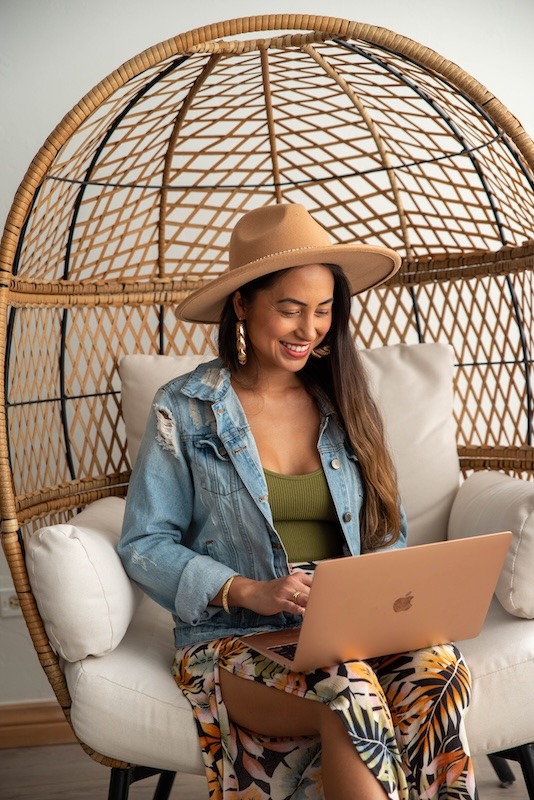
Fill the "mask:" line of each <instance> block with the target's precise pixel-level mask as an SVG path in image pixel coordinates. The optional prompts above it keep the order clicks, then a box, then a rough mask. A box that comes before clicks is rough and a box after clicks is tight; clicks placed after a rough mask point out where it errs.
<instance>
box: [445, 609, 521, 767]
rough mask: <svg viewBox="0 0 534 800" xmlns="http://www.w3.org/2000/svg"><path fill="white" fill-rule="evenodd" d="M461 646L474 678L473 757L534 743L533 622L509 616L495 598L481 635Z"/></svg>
mask: <svg viewBox="0 0 534 800" xmlns="http://www.w3.org/2000/svg"><path fill="white" fill-rule="evenodd" d="M458 646H459V648H460V650H461V651H462V653H463V654H464V656H465V659H466V661H467V663H468V665H469V668H470V670H471V674H472V676H473V698H472V701H471V705H470V707H469V711H468V714H467V720H466V726H467V735H468V740H469V746H470V748H471V751H472V753H473V755H481V754H485V753H495V752H498V751H499V750H503V749H506V748H509V747H514V746H515V745H520V744H525V742H531V741H532V698H533V692H532V687H533V686H534V621H533V620H530V619H528V620H527V619H519V618H518V617H512V616H510V614H508V613H507V612H506V611H505V610H504V609H503V607H502V606H501V604H500V603H499V601H498V600H497V598H494V599H493V601H492V604H491V606H490V609H489V612H488V616H487V618H486V622H485V623H484V628H483V630H482V632H481V633H480V635H479V636H478V637H477V638H476V639H469V640H468V641H464V642H458Z"/></svg>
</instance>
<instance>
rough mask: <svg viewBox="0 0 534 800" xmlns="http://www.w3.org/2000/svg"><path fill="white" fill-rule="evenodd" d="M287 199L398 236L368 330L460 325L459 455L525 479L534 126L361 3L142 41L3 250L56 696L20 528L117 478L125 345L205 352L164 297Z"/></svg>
mask: <svg viewBox="0 0 534 800" xmlns="http://www.w3.org/2000/svg"><path fill="white" fill-rule="evenodd" d="M259 37H261V38H259ZM280 201H286V202H288V201H289V202H299V203H303V204H304V205H305V206H307V208H308V209H309V210H310V212H311V213H312V214H313V215H314V216H315V217H316V218H317V219H318V221H319V222H321V224H323V225H324V226H325V227H327V228H328V229H329V230H330V232H331V234H332V237H333V239H334V240H336V241H339V242H345V241H353V240H357V241H361V242H369V243H374V244H383V245H387V246H389V247H393V248H395V249H397V250H398V251H399V252H400V253H401V254H402V255H403V257H404V263H403V267H402V269H401V271H400V273H399V274H398V275H397V276H396V278H395V279H394V281H392V282H391V283H390V284H389V285H387V286H385V287H382V288H380V289H378V290H375V291H372V292H368V293H366V294H365V295H363V296H360V297H359V298H358V299H356V300H355V301H354V314H353V318H354V335H355V340H356V342H357V344H358V345H359V346H362V347H377V346H382V345H389V344H396V343H399V342H407V343H415V342H418V341H442V342H450V344H451V345H452V347H453V348H454V350H455V353H456V360H457V365H458V368H457V371H456V380H455V388H456V418H457V423H458V444H459V451H460V454H461V457H462V467H463V469H464V471H469V470H472V469H477V468H484V467H487V466H492V467H494V468H497V469H505V470H508V471H509V472H512V473H515V474H521V475H523V476H530V477H532V475H534V457H533V447H532V414H533V400H532V371H533V368H532V352H533V346H534V342H533V338H534V337H533V333H534V327H533V317H532V313H533V308H532V306H533V279H532V267H533V265H534V143H533V142H532V141H531V140H530V139H529V137H528V136H527V134H526V133H525V131H524V130H523V129H522V127H521V125H520V124H519V123H518V122H517V120H516V119H515V118H514V117H513V116H512V115H511V114H510V113H509V112H508V111H507V110H506V108H504V107H503V105H502V104H501V103H500V102H499V101H498V100H497V99H496V98H495V97H493V96H492V95H491V93H490V92H489V91H488V90H487V89H485V88H484V87H483V86H481V85H480V84H479V83H478V82H477V81H476V80H475V79H474V78H472V77H471V76H470V75H468V74H466V73H465V72H464V71H462V69H461V68H459V67H457V66H456V65H454V64H452V63H451V62H449V61H447V60H446V59H444V58H442V57H440V56H439V55H438V54H436V53H435V52H433V51H431V50H429V49H428V48H426V47H424V46H422V45H419V44H417V43H416V42H413V41H411V40H409V39H407V38H404V37H402V36H399V35H397V34H395V33H392V32H391V31H388V30H385V29H382V28H377V27H373V26H370V25H363V24H359V23H356V22H349V21H346V20H340V19H334V18H330V17H316V16H297V15H295V16H285V15H284V16H269V17H251V18H247V19H241V20H234V21H231V22H225V23H220V24H215V25H210V26H207V27H204V28H201V29H198V30H196V31H193V32H190V33H187V34H183V35H180V36H176V37H175V38H173V39H169V40H167V41H166V42H163V43H161V44H159V45H157V46H155V47H152V48H150V49H149V50H147V51H145V52H144V53H142V54H140V55H139V56H137V57H136V58H133V59H132V60H131V61H129V62H128V63H126V64H124V65H123V66H122V67H120V68H119V69H118V70H116V71H115V72H114V73H112V74H111V75H109V76H108V77H107V78H105V79H104V80H103V81H102V82H101V83H100V84H99V85H98V86H97V87H95V88H94V89H93V90H92V91H91V92H89V94H87V95H86V96H85V97H84V98H83V99H82V100H81V101H80V103H79V104H78V105H77V106H76V107H75V108H74V109H73V110H72V111H71V112H70V113H69V114H68V115H67V116H66V117H65V118H64V119H63V121H62V122H61V123H60V124H59V125H58V126H57V128H56V129H55V130H54V132H53V133H52V134H51V136H50V137H49V138H48V140H47V141H46V143H45V144H44V146H43V147H42V148H41V150H40V151H39V152H38V153H37V155H36V157H35V159H34V160H33V162H32V163H31V165H30V167H29V169H28V172H27V174H26V176H25V178H24V180H23V182H22V184H21V186H20V188H19V191H18V192H17V195H16V197H15V200H14V202H13V205H12V208H11V211H10V214H9V217H8V221H7V224H6V227H5V231H4V235H3V238H2V243H1V249H0V274H1V283H2V292H1V301H0V314H1V319H2V334H1V350H0V352H1V358H2V362H3V363H2V366H3V370H2V375H3V378H4V396H5V405H4V407H3V409H2V411H1V417H0V480H1V513H2V519H3V522H2V526H3V533H4V537H3V538H4V546H5V549H6V553H7V555H8V560H9V562H10V566H11V570H12V573H13V575H14V580H15V583H16V587H17V590H18V592H19V596H20V597H21V602H22V605H23V608H24V611H25V614H26V619H27V621H28V624H29V627H30V630H31V631H32V636H33V637H34V641H35V643H36V647H37V649H38V651H39V652H40V653H41V660H42V663H43V665H44V666H45V668H46V669H47V670H48V672H49V677H51V680H53V683H54V688H55V689H56V692H57V694H58V697H60V701H61V702H62V705H63V706H64V708H66V709H67V708H68V696H67V695H68V693H67V692H66V687H65V684H64V682H62V676H61V674H60V671H59V670H58V669H57V660H56V659H55V655H54V654H53V652H52V650H51V648H50V646H49V645H48V642H47V640H46V635H45V634H44V629H43V627H42V625H41V623H40V621H39V618H38V614H37V612H36V609H35V604H34V602H33V599H32V597H31V592H29V584H28V582H27V578H26V576H25V568H24V560H23V556H22V551H21V548H20V540H19V538H18V536H17V531H18V530H19V529H20V528H22V530H24V529H25V528H26V527H28V526H29V527H35V526H37V525H41V524H43V523H44V522H45V521H56V520H59V521H61V520H62V519H65V518H66V517H68V515H69V514H70V513H72V509H76V508H79V507H81V506H83V505H85V504H86V503H87V502H89V501H90V500H93V499H96V498H97V497H100V496H102V495H105V494H124V493H125V491H126V486H127V482H128V477H129V469H130V464H129V460H128V456H127V450H126V444H125V432H124V424H123V421H122V417H121V409H120V383H119V378H118V372H117V365H118V362H119V360H120V358H121V357H122V356H123V355H124V354H126V353H131V352H136V351H137V352H146V353H164V354H166V353H169V354H176V353H191V352H204V351H206V350H209V349H211V348H213V331H212V329H211V328H210V327H209V326H203V325H190V324H185V323H179V322H178V321H177V320H176V317H175V314H174V311H173V309H174V306H175V304H176V302H177V301H178V300H180V299H182V298H183V297H184V294H185V293H187V292H188V291H190V290H191V289H192V288H194V287H196V286H198V285H199V284H200V283H201V282H203V281H209V280H210V279H212V278H213V277H214V276H215V275H217V274H218V273H219V272H220V271H221V270H223V269H225V266H226V248H227V244H228V240H229V234H230V231H231V229H232V227H233V225H234V223H235V222H236V220H237V219H238V218H239V216H240V215H241V214H242V213H243V212H244V211H246V210H248V209H252V208H254V207H257V206H259V205H264V204H268V203H275V202H280Z"/></svg>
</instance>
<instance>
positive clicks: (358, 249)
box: [176, 244, 401, 323]
mask: <svg viewBox="0 0 534 800" xmlns="http://www.w3.org/2000/svg"><path fill="white" fill-rule="evenodd" d="M307 264H337V265H338V266H340V267H341V268H342V270H343V272H344V273H345V275H346V277H347V279H348V281H349V284H350V287H351V294H352V295H355V294H359V293H360V292H364V291H366V290H367V289H373V288H375V287H376V286H379V285H380V284H381V283H384V282H385V281H387V280H389V278H391V277H392V276H393V275H394V274H395V273H396V272H397V271H398V270H399V268H400V265H401V257H400V256H399V255H398V253H396V252H395V251H394V250H390V249H389V248H387V247H379V246H372V245H365V244H334V245H329V246H325V247H310V248H305V249H299V250H286V251H284V252H282V253H274V254H273V255H269V256H266V257H265V258H259V259H257V260H256V261H252V262H250V263H249V264H245V265H243V266H242V267H236V268H235V269H232V270H228V271H227V272H224V273H223V274H222V275H219V276H218V277H217V278H214V279H213V280H212V281H210V282H209V283H208V284H206V286H202V287H201V288H200V289H197V290H196V291H194V292H192V294H190V295H188V297H186V298H185V299H184V300H182V302H181V303H179V305H178V306H177V308H176V316H177V317H178V319H181V320H184V321H185V322H206V323H218V322H220V319H221V314H222V311H223V308H224V304H225V303H226V300H227V298H228V297H229V296H230V295H232V294H233V293H234V292H235V291H236V290H237V289H239V288H240V287H241V286H244V285H245V284H246V283H249V282H250V281H253V280H255V279H256V278H261V277H262V276H263V275H268V274H269V273H271V272H279V271H280V270H283V269H288V268H291V267H304V266H306V265H307Z"/></svg>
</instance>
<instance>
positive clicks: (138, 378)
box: [119, 353, 214, 466]
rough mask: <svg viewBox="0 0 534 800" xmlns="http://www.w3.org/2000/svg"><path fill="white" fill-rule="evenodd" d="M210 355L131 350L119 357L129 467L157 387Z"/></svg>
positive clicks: (137, 450) (133, 459)
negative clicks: (167, 354)
mask: <svg viewBox="0 0 534 800" xmlns="http://www.w3.org/2000/svg"><path fill="white" fill-rule="evenodd" d="M213 357H214V356H213V353H205V354H204V355H202V356H149V355H144V354H140V353H134V354H132V355H129V356H124V358H122V359H121V360H120V362H119V375H120V379H121V395H122V416H123V418H124V424H125V426H126V442H127V445H128V454H129V456H130V461H131V463H132V466H133V465H134V463H135V460H136V458H137V453H138V452H139V446H140V444H141V439H142V438H143V434H144V432H145V427H146V423H147V419H148V414H149V411H150V406H151V405H152V401H153V399H154V395H155V394H156V392H157V390H158V389H159V388H160V386H164V384H166V383H168V382H169V381H170V380H172V379H173V378H176V377H177V376H178V375H185V373H186V372H191V371H192V370H194V369H195V367H197V366H198V365H199V364H201V363H202V362H203V361H211V360H212V359H213Z"/></svg>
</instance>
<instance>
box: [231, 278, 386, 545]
mask: <svg viewBox="0 0 534 800" xmlns="http://www.w3.org/2000/svg"><path fill="white" fill-rule="evenodd" d="M325 266H326V267H328V268H329V269H330V270H331V272H332V274H333V276H334V297H333V300H334V302H333V306H332V325H331V327H330V329H329V331H328V333H327V334H326V336H325V338H324V339H323V341H322V342H321V348H323V347H325V346H328V347H329V349H330V352H329V355H327V356H325V357H323V358H313V357H310V358H309V359H308V361H307V362H306V364H305V366H304V367H303V368H302V370H301V371H300V372H299V377H300V378H301V379H302V382H303V383H304V385H305V386H306V389H307V390H308V392H309V393H310V394H311V395H312V396H313V397H316V398H318V397H320V396H324V395H326V397H328V399H329V400H330V402H331V403H332V404H333V406H334V410H335V412H336V414H337V416H338V418H339V422H340V424H341V426H342V428H343V430H344V432H345V436H346V438H347V441H348V444H349V445H350V447H351V448H352V450H353V451H354V454H355V455H356V457H357V459H358V463H359V466H360V469H361V472H362V477H363V481H364V485H365V491H366V494H365V502H364V505H363V509H362V516H361V520H360V528H361V541H362V550H363V551H369V550H375V549H377V548H379V547H385V546H386V545H389V544H392V543H394V542H395V541H397V539H398V538H399V535H400V527H401V518H400V508H399V493H398V487H397V476H396V472H395V467H394V465H393V461H392V459H391V455H390V453H389V450H388V447H387V445H386V441H385V436H384V427H383V423H382V418H381V415H380V413H379V411H378V408H377V406H376V403H375V401H374V399H373V397H372V395H371V393H370V389H369V381H368V378H367V375H366V373H365V369H364V366H363V364H362V361H361V359H360V356H359V354H358V351H357V349H356V347H355V345H354V342H353V340H352V338H351V335H350V311H351V294H350V287H349V283H348V281H347V278H346V277H345V274H344V272H343V270H342V269H341V267H339V266H337V265H336V264H325ZM286 271H287V270H281V271H279V272H274V273H270V274H268V275H265V276H263V277H262V278H257V279H256V280H254V281H251V282H250V283H247V284H246V285H245V286H242V287H241V288H240V290H239V292H240V294H241V297H242V300H243V304H244V306H245V307H247V306H248V305H250V304H251V303H253V301H254V298H255V297H256V295H257V293H258V292H260V291H261V290H262V289H267V288H269V287H270V286H272V285H274V284H275V283H276V282H277V281H278V280H279V279H280V278H281V276H282V275H283V274H284V273H285V272H286ZM236 323H237V315H236V313H235V310H234V306H233V301H232V298H231V297H229V298H228V300H227V301H226V304H225V307H224V309H223V313H222V316H221V322H220V326H219V355H220V357H221V359H222V361H223V362H224V364H225V365H226V366H227V367H228V369H229V370H230V371H231V372H232V373H233V374H236V375H238V374H239V371H240V369H241V367H240V365H239V362H238V360H237V350H236V346H235V326H236Z"/></svg>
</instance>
